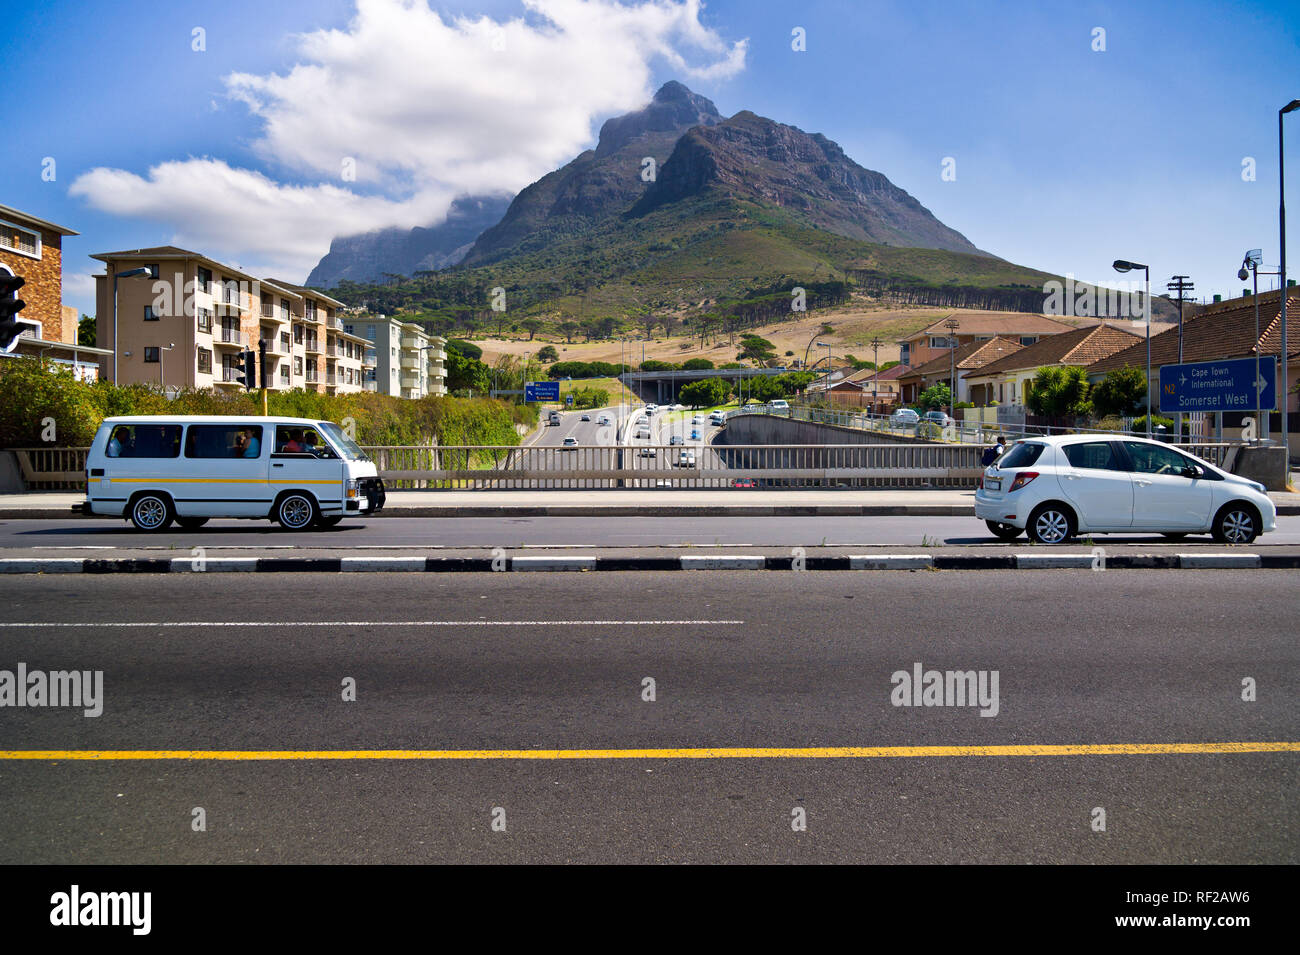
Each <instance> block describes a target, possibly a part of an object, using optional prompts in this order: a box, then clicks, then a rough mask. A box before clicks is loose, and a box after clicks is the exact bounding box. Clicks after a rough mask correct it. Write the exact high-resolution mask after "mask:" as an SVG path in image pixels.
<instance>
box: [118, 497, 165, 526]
mask: <svg viewBox="0 0 1300 955" xmlns="http://www.w3.org/2000/svg"><path fill="white" fill-rule="evenodd" d="M126 513H127V517H128V518H129V519H130V521H131V524H132V525H133V526H134V527H135V529H136V530H138V531H163V530H166V529H167V528H168V527H170V526H171V522H172V518H174V517H175V516H176V512H175V510H174V509H173V508H172V501H171V498H169V497H168V496H167V495H166V494H161V493H159V492H156V491H141V492H140V493H139V494H137V495H136V496H135V497H133V498H131V503H130V504H129V505H128V506H127V512H126Z"/></svg>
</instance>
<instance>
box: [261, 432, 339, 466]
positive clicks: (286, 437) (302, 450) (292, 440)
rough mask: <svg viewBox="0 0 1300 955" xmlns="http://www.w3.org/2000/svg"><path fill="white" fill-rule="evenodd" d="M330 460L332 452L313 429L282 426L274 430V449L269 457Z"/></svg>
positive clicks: (332, 455)
mask: <svg viewBox="0 0 1300 955" xmlns="http://www.w3.org/2000/svg"><path fill="white" fill-rule="evenodd" d="M285 455H288V456H290V457H313V458H332V457H334V456H335V455H334V452H333V451H332V450H330V446H329V445H328V444H326V442H325V439H324V438H322V437H321V435H320V432H319V431H317V430H316V429H315V428H309V427H300V426H298V425H291V424H282V425H279V426H278V427H276V429H275V447H274V448H272V449H271V456H272V457H275V458H278V457H283V456H285Z"/></svg>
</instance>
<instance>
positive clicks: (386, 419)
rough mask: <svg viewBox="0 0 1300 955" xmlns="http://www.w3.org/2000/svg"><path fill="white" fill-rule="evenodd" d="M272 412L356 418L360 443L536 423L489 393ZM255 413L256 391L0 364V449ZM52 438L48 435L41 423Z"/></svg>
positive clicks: (509, 431) (506, 440) (302, 399)
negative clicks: (161, 421) (157, 419)
mask: <svg viewBox="0 0 1300 955" xmlns="http://www.w3.org/2000/svg"><path fill="white" fill-rule="evenodd" d="M267 410H268V411H269V412H270V413H271V414H273V415H285V416H291V417H295V418H315V419H317V420H320V421H335V422H342V421H343V419H344V418H352V419H353V421H354V422H355V423H356V436H357V441H358V443H360V444H363V445H377V444H378V445H383V444H392V445H421V444H427V443H428V441H429V439H430V438H431V437H432V438H434V439H436V440H437V441H438V443H439V444H478V445H492V444H495V445H516V444H518V443H519V434H518V432H516V431H515V425H516V424H524V425H527V426H529V427H531V426H533V425H535V424H536V423H537V409H536V408H534V407H532V406H531V405H513V404H507V403H505V402H502V401H497V400H494V399H491V398H447V397H428V398H418V399H406V398H394V397H392V396H390V395H380V394H375V393H373V392H360V393H353V394H343V395H326V394H317V393H316V392H311V391H302V390H300V389H295V390H293V391H286V392H276V391H273V392H271V393H270V395H269V396H268V399H267ZM260 413H261V403H260V399H259V397H258V396H257V394H256V393H248V392H242V391H241V392H229V393H227V392H215V391H206V390H194V389H187V390H183V391H181V392H180V394H178V395H176V396H175V397H174V398H170V399H169V398H166V397H164V396H163V395H162V393H161V392H160V391H159V390H158V389H157V388H156V387H151V386H148V385H122V386H118V385H114V384H112V383H111V382H107V381H98V382H94V383H93V384H88V383H86V382H81V381H77V380H76V379H75V378H74V377H73V375H72V373H71V371H68V370H65V369H63V368H60V367H59V366H56V365H53V364H50V363H43V362H41V361H40V360H38V359H34V358H18V359H10V360H7V361H3V362H0V447H5V448H13V447H19V448H22V447H27V448H31V447H83V446H85V445H88V444H89V443H90V441H91V438H93V437H94V435H95V431H96V429H98V427H99V423H100V422H101V421H102V420H103V419H104V418H108V417H112V416H114V415H133V414H192V415H224V414H236V415H239V414H246V415H255V414H260ZM50 420H52V421H53V424H54V440H53V441H49V440H47V439H46V438H47V436H48V428H47V422H48V421H50Z"/></svg>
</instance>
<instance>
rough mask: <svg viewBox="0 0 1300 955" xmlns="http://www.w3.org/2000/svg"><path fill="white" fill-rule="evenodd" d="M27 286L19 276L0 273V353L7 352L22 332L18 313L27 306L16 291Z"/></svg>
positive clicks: (25, 281)
mask: <svg viewBox="0 0 1300 955" xmlns="http://www.w3.org/2000/svg"><path fill="white" fill-rule="evenodd" d="M26 284H27V280H26V279H25V278H23V277H22V276H21V275H6V274H4V273H0V351H9V350H10V349H11V348H12V347H13V344H14V343H15V342H16V341H17V340H18V335H19V333H21V332H22V331H23V326H22V324H20V323H19V321H18V313H19V312H21V311H22V310H23V307H24V306H25V305H26V304H27V303H26V302H24V301H23V300H22V299H20V298H19V297H18V294H17V293H18V290H19V289H20V288H22V287H23V286H24V285H26Z"/></svg>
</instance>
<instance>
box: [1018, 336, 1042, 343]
mask: <svg viewBox="0 0 1300 955" xmlns="http://www.w3.org/2000/svg"><path fill="white" fill-rule="evenodd" d="M1036 341H1038V336H1037V335H1021V336H1020V344H1022V345H1032V344H1033V343H1034V342H1036Z"/></svg>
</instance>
